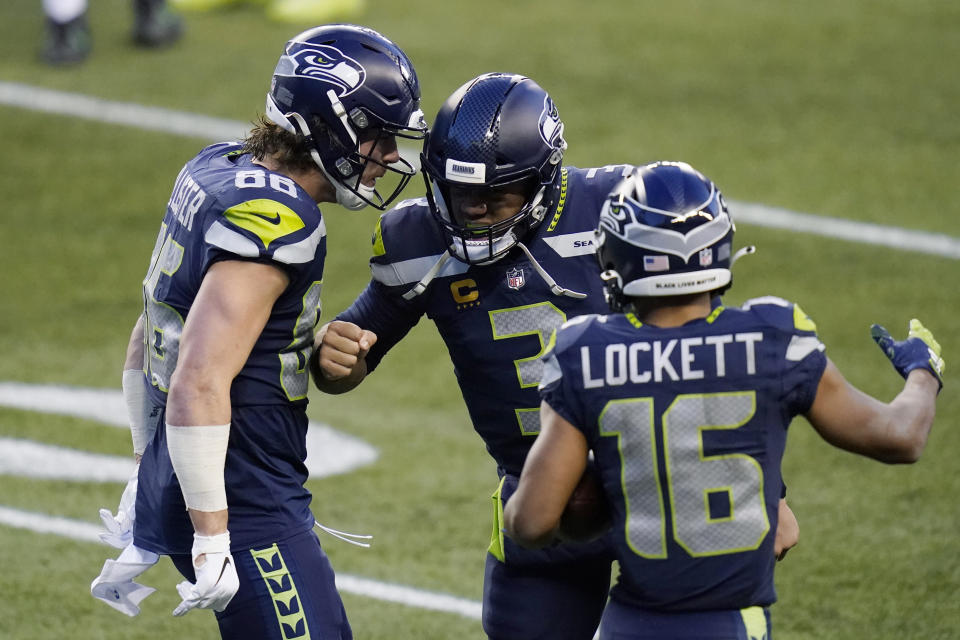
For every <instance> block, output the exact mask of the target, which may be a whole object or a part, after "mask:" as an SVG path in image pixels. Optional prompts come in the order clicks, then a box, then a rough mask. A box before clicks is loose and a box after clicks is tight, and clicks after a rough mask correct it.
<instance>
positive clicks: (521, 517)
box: [503, 494, 560, 549]
mask: <svg viewBox="0 0 960 640" xmlns="http://www.w3.org/2000/svg"><path fill="white" fill-rule="evenodd" d="M518 498H519V499H518ZM527 502H528V501H527V500H526V499H525V497H524V495H523V494H521V495H519V496H518V495H517V494H514V496H513V497H512V498H511V499H510V500H509V501H507V506H506V507H504V510H503V522H504V531H505V532H506V534H507V535H508V536H510V537H511V538H512V539H513V540H514V541H515V542H516V543H517V544H519V545H520V546H522V547H527V548H529V549H538V548H540V547H545V546H547V545H548V544H550V543H551V542H553V540H554V539H555V538H556V531H557V526H558V524H559V523H560V514H556V516H555V517H554V515H553V514H548V513H544V512H543V511H542V509H538V508H537V506H536V505H531V504H527Z"/></svg>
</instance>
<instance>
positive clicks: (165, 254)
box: [135, 143, 326, 553]
mask: <svg viewBox="0 0 960 640" xmlns="http://www.w3.org/2000/svg"><path fill="white" fill-rule="evenodd" d="M325 255H326V229H325V226H324V222H323V219H322V217H321V215H320V210H319V209H318V208H317V205H316V202H314V200H313V199H312V198H311V197H310V196H309V194H307V193H306V192H305V191H304V190H303V189H302V188H300V187H299V186H298V185H297V184H296V183H295V182H294V181H293V180H291V179H290V178H288V177H286V176H284V175H282V174H279V173H274V172H272V171H269V170H267V169H264V168H263V167H261V166H259V165H256V164H253V162H252V160H251V157H250V156H249V155H248V154H243V153H241V151H240V145H239V144H237V143H221V144H216V145H212V146H210V147H207V148H206V149H204V150H202V151H201V152H200V153H199V154H198V155H197V156H196V157H195V158H194V159H193V160H191V161H190V162H189V163H187V165H186V166H185V167H184V168H183V170H181V172H180V174H179V175H178V176H177V180H176V182H175V184H174V187H173V193H172V195H171V197H170V200H169V202H168V204H167V209H166V214H165V216H164V219H163V224H162V225H161V228H160V234H159V236H158V237H157V242H156V246H155V248H154V251H153V256H152V258H151V261H150V268H149V271H148V273H147V276H146V278H145V279H144V281H143V295H144V301H145V308H144V371H145V372H146V374H147V379H148V381H149V383H150V384H149V385H148V386H149V388H150V396H151V400H152V402H153V403H154V404H155V405H156V406H158V407H161V408H162V407H164V406H165V405H166V396H167V389H168V387H169V384H170V376H171V375H172V373H173V371H174V369H175V367H176V365H177V356H178V353H179V347H180V337H181V333H182V331H183V326H184V321H185V319H186V317H187V315H188V314H189V313H190V308H191V306H192V305H193V301H194V299H195V298H196V295H197V292H198V290H199V288H200V284H201V282H202V281H203V277H204V275H205V274H206V272H207V269H209V268H210V266H211V265H212V264H214V263H215V262H217V261H219V260H251V261H256V262H262V263H267V264H272V265H275V266H277V267H278V268H280V269H283V270H284V271H285V272H286V273H287V275H288V276H289V278H290V284H289V285H288V286H287V288H286V290H284V292H283V293H282V294H281V295H280V297H279V299H278V300H277V301H276V303H275V304H274V306H273V308H272V311H271V313H270V317H269V319H268V320H267V323H266V326H265V327H264V329H263V332H262V333H261V335H260V336H259V337H258V338H257V341H256V343H255V344H254V346H253V349H252V351H251V353H250V356H249V357H248V359H247V361H246V363H245V364H244V365H243V368H242V369H241V371H240V373H239V374H238V375H237V377H236V378H235V379H234V380H233V383H232V386H231V389H230V401H231V406H232V408H233V414H232V425H231V433H230V448H229V450H228V453H227V460H226V466H225V472H224V474H225V482H226V489H227V504H228V507H229V509H230V531H231V539H232V542H233V544H234V546H235V547H237V548H243V547H244V546H248V545H251V544H257V543H259V542H261V541H264V540H273V539H277V532H278V531H279V532H284V533H285V534H292V533H296V532H298V531H300V530H302V529H303V528H304V527H309V526H310V525H312V523H313V518H312V516H311V515H310V510H309V503H310V494H309V492H307V490H306V489H305V488H304V487H303V483H304V482H305V481H306V479H307V469H306V465H305V464H304V461H305V459H306V430H307V416H306V404H307V387H308V383H309V373H308V368H307V361H308V359H309V357H310V352H311V350H312V348H313V333H314V326H315V324H316V320H317V316H318V314H319V311H320V285H321V279H322V275H323V262H324V257H325ZM160 415H162V412H161V414H160ZM155 419H159V418H157V417H156V416H155ZM138 491H139V495H138V500H137V520H136V531H135V535H136V537H137V541H138V544H139V545H140V546H142V547H143V548H146V549H150V550H153V551H157V552H159V553H189V551H190V547H191V544H192V533H193V529H192V527H191V525H190V522H189V520H188V519H187V517H186V511H185V507H184V505H183V497H182V495H181V492H180V487H179V484H178V483H177V478H176V475H175V474H174V473H173V469H172V466H171V464H170V457H169V454H168V453H167V447H166V440H165V430H164V429H163V426H162V425H160V428H159V429H158V430H157V433H156V435H155V437H154V440H153V442H152V443H151V444H150V446H148V447H147V450H146V451H145V453H144V458H143V462H142V464H141V473H140V483H139V490H138Z"/></svg>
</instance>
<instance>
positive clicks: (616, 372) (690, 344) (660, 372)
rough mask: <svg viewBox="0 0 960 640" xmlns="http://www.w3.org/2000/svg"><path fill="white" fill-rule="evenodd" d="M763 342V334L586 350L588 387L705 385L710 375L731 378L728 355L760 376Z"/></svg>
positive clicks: (584, 363)
mask: <svg viewBox="0 0 960 640" xmlns="http://www.w3.org/2000/svg"><path fill="white" fill-rule="evenodd" d="M762 341H763V334H762V333H760V332H758V331H750V332H746V333H726V334H721V335H716V336H704V337H699V336H698V337H693V338H680V339H677V338H674V339H671V340H649V341H638V342H631V343H629V344H627V343H623V342H618V343H613V344H608V345H604V346H602V347H601V346H599V345H594V346H586V345H584V346H582V347H580V363H581V367H582V371H583V387H584V388H585V389H596V388H598V387H603V386H610V387H616V386H620V385H623V384H626V383H627V382H630V383H632V384H643V383H646V382H651V381H652V382H663V381H664V380H671V381H674V382H676V381H678V380H702V379H704V376H710V377H714V378H723V377H725V376H726V375H727V360H728V358H727V356H728V354H729V355H731V356H732V357H731V358H730V362H732V363H735V365H734V366H736V367H737V368H738V369H742V371H734V372H732V373H733V374H734V375H747V376H752V375H755V374H756V373H757V362H756V345H757V344H758V343H760V342H762Z"/></svg>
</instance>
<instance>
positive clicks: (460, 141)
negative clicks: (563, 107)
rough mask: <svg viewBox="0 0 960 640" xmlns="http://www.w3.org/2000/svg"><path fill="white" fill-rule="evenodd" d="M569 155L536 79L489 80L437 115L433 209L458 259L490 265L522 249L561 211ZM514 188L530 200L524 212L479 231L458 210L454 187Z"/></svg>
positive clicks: (431, 141)
mask: <svg viewBox="0 0 960 640" xmlns="http://www.w3.org/2000/svg"><path fill="white" fill-rule="evenodd" d="M566 148H567V143H566V141H564V139H563V122H561V121H560V116H559V114H558V113H557V107H556V105H554V103H553V100H551V99H550V96H549V95H548V94H547V92H546V91H544V90H543V89H542V88H540V86H539V85H538V84H537V83H536V82H534V81H533V80H531V79H530V78H527V77H524V76H521V75H514V74H510V73H487V74H484V75H481V76H479V77H477V78H474V79H473V80H471V81H469V82H467V83H466V84H465V85H463V86H462V87H460V88H459V89H457V91H456V92H454V93H453V95H451V96H450V97H449V98H448V99H447V101H446V103H444V105H443V106H442V107H441V108H440V111H439V112H438V113H437V117H436V122H435V125H434V127H433V128H432V130H431V131H430V132H429V133H428V134H427V139H426V141H425V143H424V153H423V155H422V156H421V164H422V166H423V171H424V180H425V181H426V185H427V199H428V202H429V205H430V210H431V211H432V212H433V214H434V216H435V217H436V219H437V220H438V221H439V222H440V224H441V225H442V227H443V228H444V229H445V231H446V233H447V236H448V239H449V241H450V253H451V254H452V255H453V256H454V257H456V258H458V259H459V260H461V261H463V262H467V263H469V264H487V263H490V262H494V261H495V260H498V259H499V258H501V257H503V256H504V255H505V254H506V253H507V252H508V251H509V250H510V249H512V248H513V247H514V246H515V245H516V244H517V243H518V242H520V241H521V240H522V239H523V237H524V235H525V234H526V233H527V232H528V231H529V230H530V229H532V228H533V227H535V226H536V225H537V224H539V223H540V221H541V220H543V218H544V216H545V215H546V213H547V211H548V210H549V209H550V207H551V205H552V204H553V199H554V198H555V192H556V189H555V188H554V185H555V183H556V182H557V181H558V179H559V176H560V162H561V160H562V159H563V152H564V150H566ZM506 185H517V186H521V187H522V188H523V193H524V204H523V206H522V207H521V208H520V210H519V211H518V212H517V213H516V214H515V215H513V216H511V217H510V218H508V219H506V220H502V221H498V222H496V223H494V224H490V225H482V226H478V225H475V224H469V223H468V222H467V221H465V220H463V219H462V218H461V216H460V213H459V212H457V211H453V210H452V209H453V207H452V206H451V197H450V190H451V188H455V187H467V188H477V189H481V190H483V189H495V188H498V187H502V186H506Z"/></svg>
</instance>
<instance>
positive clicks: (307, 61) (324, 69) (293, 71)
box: [277, 45, 367, 97]
mask: <svg viewBox="0 0 960 640" xmlns="http://www.w3.org/2000/svg"><path fill="white" fill-rule="evenodd" d="M281 66H286V67H287V69H286V70H285V71H286V72H285V73H280V67H281ZM277 75H288V76H305V77H308V78H315V79H317V80H323V81H325V82H329V83H331V84H334V85H336V86H338V87H340V88H341V91H339V92H337V93H338V95H339V96H340V97H343V96H345V95H349V94H351V93H353V92H354V91H356V90H357V89H359V88H360V85H362V84H363V81H364V79H365V78H366V76H367V72H366V70H365V69H364V68H363V67H362V66H361V65H360V63H359V62H357V61H356V60H354V59H353V58H351V57H349V56H346V55H344V54H343V53H342V52H341V51H340V50H339V49H337V48H335V47H330V46H327V45H310V46H305V47H303V48H301V49H298V50H297V51H294V52H293V53H290V54H288V55H286V56H283V58H281V59H280V62H279V63H278V64H277Z"/></svg>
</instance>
